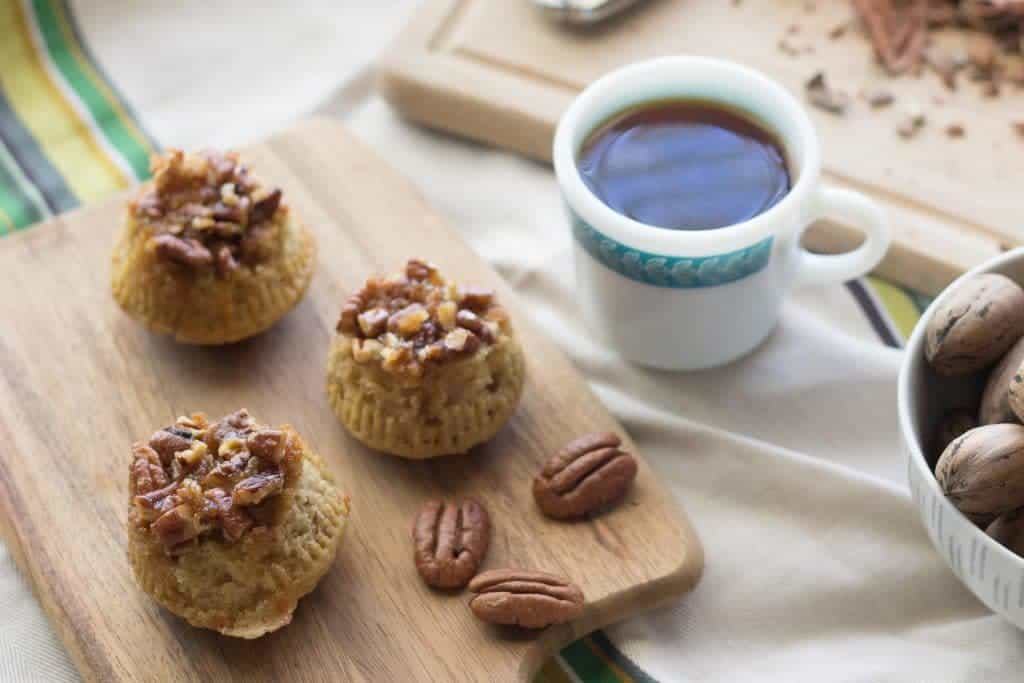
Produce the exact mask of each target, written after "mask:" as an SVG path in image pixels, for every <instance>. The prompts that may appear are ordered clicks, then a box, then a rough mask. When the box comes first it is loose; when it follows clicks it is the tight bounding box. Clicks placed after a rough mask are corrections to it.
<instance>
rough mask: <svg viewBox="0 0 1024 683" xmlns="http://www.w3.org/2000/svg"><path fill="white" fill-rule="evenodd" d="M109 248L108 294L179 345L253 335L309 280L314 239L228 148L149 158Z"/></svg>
mask: <svg viewBox="0 0 1024 683" xmlns="http://www.w3.org/2000/svg"><path fill="white" fill-rule="evenodd" d="M151 169H152V171H153V179H152V180H150V181H149V182H147V183H146V184H144V185H143V186H142V188H141V189H140V190H139V193H138V196H137V197H136V199H134V200H133V201H131V202H129V204H128V210H127V213H126V216H125V225H124V229H123V230H122V232H121V237H120V239H119V240H118V242H117V245H116V246H115V248H114V258H113V278H112V285H113V292H114V299H115V300H116V301H117V303H118V305H120V306H121V308H123V309H124V310H125V312H127V313H128V315H130V316H132V317H133V318H135V319H137V320H139V321H140V322H142V323H143V324H144V325H145V326H146V327H148V328H149V329H151V330H153V331H154V332H159V333H161V334H168V335H171V336H173V337H174V339H175V340H177V341H179V342H183V343H186V344H227V343H230V342H236V341H239V340H242V339H245V338H247V337H251V336H253V335H255V334H258V333H260V332H262V331H264V330H266V329H267V328H268V327H270V326H271V325H273V324H274V323H275V322H277V321H278V320H279V319H280V318H281V317H282V316H283V315H284V314H285V313H287V312H288V311H289V310H291V309H292V307H294V306H295V305H296V304H297V303H298V302H299V300H300V299H302V296H303V294H304V293H305V292H306V288H307V287H308V286H309V282H310V280H311V279H312V277H313V268H314V264H315V261H316V243H315V242H314V240H313V236H312V235H311V234H310V232H309V231H308V230H307V229H306V228H305V226H303V224H302V222H301V221H300V220H299V219H298V217H297V216H296V215H295V214H294V212H293V211H291V210H290V209H289V207H287V206H286V205H285V204H284V202H283V201H282V195H281V190H280V189H278V188H273V187H270V186H268V185H265V184H264V183H263V182H262V181H261V180H260V179H259V178H257V177H255V176H253V175H252V174H251V173H250V172H249V169H248V168H247V167H246V166H244V165H242V164H241V163H239V160H238V155H237V154H235V153H233V152H226V153H222V152H212V151H204V152H198V153H189V154H186V153H184V152H182V151H181V150H171V151H169V152H167V153H166V154H163V155H160V156H154V157H153V159H152V162H151Z"/></svg>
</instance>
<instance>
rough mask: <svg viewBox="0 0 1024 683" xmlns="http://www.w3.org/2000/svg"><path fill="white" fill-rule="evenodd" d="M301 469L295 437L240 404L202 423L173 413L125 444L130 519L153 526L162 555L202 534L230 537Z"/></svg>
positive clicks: (269, 513) (275, 503)
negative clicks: (144, 436)
mask: <svg viewBox="0 0 1024 683" xmlns="http://www.w3.org/2000/svg"><path fill="white" fill-rule="evenodd" d="M301 471H302V442H301V441H300V439H299V438H298V436H297V435H296V434H295V433H294V432H292V431H291V429H289V428H287V427H285V428H283V429H280V430H278V429H269V428H267V427H264V426H262V425H257V424H256V422H255V421H254V420H253V419H252V417H250V416H249V413H248V412H247V411H246V410H245V409H242V410H239V411H237V412H235V413H232V414H231V415H226V416H224V417H223V418H221V419H220V420H218V421H216V422H214V423H212V424H211V423H209V422H207V420H206V417H205V416H204V415H203V414H201V413H195V414H193V415H192V416H191V417H180V418H178V420H177V422H175V423H174V424H173V425H171V426H169V427H165V428H164V429H162V430H160V431H158V432H156V433H155V434H153V436H152V437H150V439H149V441H148V442H147V443H142V442H140V443H136V444H135V445H133V446H132V464H131V469H130V473H129V485H130V490H131V495H132V508H131V513H130V520H131V523H133V524H135V525H136V526H138V527H139V528H141V529H148V530H149V531H150V532H151V533H153V534H154V535H155V536H156V537H157V538H158V539H159V540H160V542H161V543H163V546H164V549H165V550H166V552H167V553H168V554H169V555H180V554H182V553H183V552H185V551H187V550H189V549H190V548H191V547H192V546H194V545H195V543H196V542H197V540H198V539H199V538H201V537H204V536H214V535H216V536H217V537H219V538H221V539H222V540H223V541H225V542H227V543H234V542H236V541H238V540H239V539H241V538H242V536H243V535H245V534H246V532H248V531H249V530H251V529H254V528H257V527H260V526H266V525H270V524H273V523H274V522H275V521H277V520H278V519H279V518H280V515H281V514H282V513H283V510H282V508H283V504H284V497H283V496H282V495H281V494H282V492H284V491H285V490H290V489H292V488H294V487H295V485H296V483H297V481H298V478H299V475H300V474H301Z"/></svg>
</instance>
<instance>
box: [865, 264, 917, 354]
mask: <svg viewBox="0 0 1024 683" xmlns="http://www.w3.org/2000/svg"><path fill="white" fill-rule="evenodd" d="M867 280H868V283H869V284H870V285H871V289H872V290H873V291H874V292H875V296H876V297H878V300H879V301H880V302H881V303H882V306H883V307H884V308H885V312H886V313H887V314H888V315H889V319H890V320H892V322H893V324H894V325H896V329H897V330H898V331H899V333H900V336H901V337H903V341H906V340H907V339H909V338H910V333H911V332H913V330H914V325H916V324H917V321H918V319H920V317H921V311H920V310H918V307H917V303H916V302H915V301H914V299H913V298H912V297H911V296H910V295H909V294H908V293H907V292H906V291H905V290H904V289H903V288H901V287H898V286H896V285H894V284H892V283H890V282H886V281H885V280H881V279H879V278H877V277H868V278H867Z"/></svg>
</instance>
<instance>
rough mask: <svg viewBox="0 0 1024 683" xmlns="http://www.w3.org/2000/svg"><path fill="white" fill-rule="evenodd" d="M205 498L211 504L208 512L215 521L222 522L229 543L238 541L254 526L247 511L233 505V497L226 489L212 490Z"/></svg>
mask: <svg viewBox="0 0 1024 683" xmlns="http://www.w3.org/2000/svg"><path fill="white" fill-rule="evenodd" d="M205 496H206V498H207V500H208V501H209V502H210V505H209V506H207V508H206V509H207V510H210V511H211V512H212V514H211V515H210V516H211V517H212V518H213V519H216V520H217V521H219V522H220V525H221V529H222V531H223V532H224V537H225V538H226V539H227V540H228V541H237V540H238V539H240V538H241V537H242V535H243V534H245V532H246V531H248V530H249V528H250V527H252V525H253V521H252V517H250V516H249V515H248V513H246V511H245V510H243V509H242V508H240V507H238V506H236V505H234V504H233V501H232V499H231V495H230V494H228V493H227V491H225V490H224V489H220V488H217V489H210V490H209V491H206V493H205Z"/></svg>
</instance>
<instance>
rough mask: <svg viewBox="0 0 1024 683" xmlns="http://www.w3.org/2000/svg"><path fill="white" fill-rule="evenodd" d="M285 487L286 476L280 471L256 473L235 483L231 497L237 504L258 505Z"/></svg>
mask: <svg viewBox="0 0 1024 683" xmlns="http://www.w3.org/2000/svg"><path fill="white" fill-rule="evenodd" d="M283 488H284V478H283V477H282V476H281V475H280V474H279V473H278V472H272V473H263V474H255V475H253V476H251V477H249V478H248V479H243V480H242V481H240V482H238V483H237V484H235V490H234V491H233V492H232V493H231V499H232V500H233V501H234V502H235V504H236V505H242V506H246V507H248V506H250V505H258V504H260V503H262V502H263V501H264V499H266V498H267V496H272V495H274V494H275V493H280V492H281V489H283Z"/></svg>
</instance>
